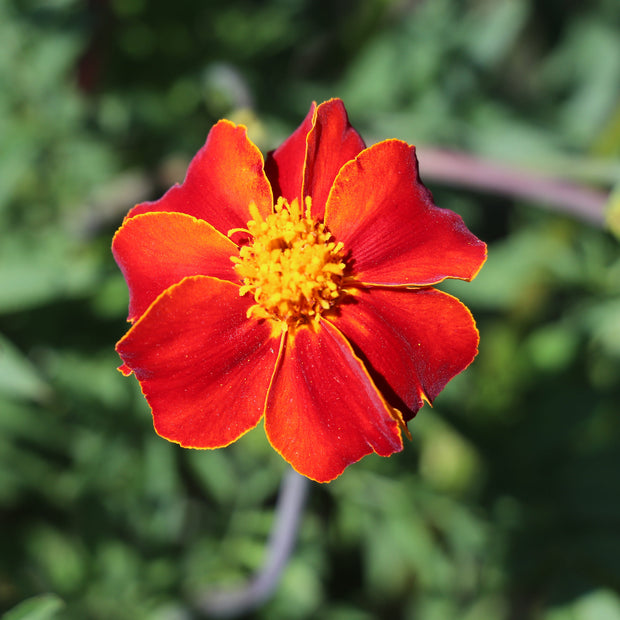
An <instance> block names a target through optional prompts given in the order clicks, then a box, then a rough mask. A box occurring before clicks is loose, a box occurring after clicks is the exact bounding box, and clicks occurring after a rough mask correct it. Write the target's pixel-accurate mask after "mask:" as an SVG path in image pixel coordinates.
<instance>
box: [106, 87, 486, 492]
mask: <svg viewBox="0 0 620 620" xmlns="http://www.w3.org/2000/svg"><path fill="white" fill-rule="evenodd" d="M112 250H113V253H114V256H115V258H116V261H117V262H118V264H119V266H120V268H121V270H122V272H123V274H124V276H125V279H126V281H127V284H128V287H129V294H130V299H129V320H130V321H131V322H132V326H131V328H130V329H129V331H128V332H127V334H126V335H125V336H124V337H123V338H122V339H121V340H120V341H119V342H118V344H117V347H116V350H117V352H118V353H119V355H120V357H121V358H122V360H123V362H124V363H123V365H122V366H121V368H120V369H121V371H122V372H123V373H124V374H130V373H132V372H133V373H134V374H135V375H136V377H137V379H138V381H139V382H140V385H141V388H142V391H143V393H144V395H145V397H146V399H147V401H148V403H149V405H150V407H151V409H152V412H153V419H154V426H155V430H156V431H157V433H159V434H160V435H161V436H162V437H165V438H166V439H168V440H170V441H174V442H177V443H179V444H181V445H182V446H185V447H191V448H218V447H223V446H226V445H228V444H230V443H232V442H233V441H235V440H236V439H238V438H239V437H240V436H241V435H243V434H244V433H246V432H247V431H248V430H250V429H251V428H253V427H254V426H256V425H257V424H258V423H259V421H260V420H261V419H262V418H263V417H264V419H265V431H266V434H267V437H268V438H269V441H270V442H271V444H272V446H273V447H274V448H275V449H276V450H277V451H278V452H279V453H280V454H281V455H282V456H283V457H284V458H285V459H286V460H287V461H288V462H289V463H290V464H291V465H292V466H293V467H294V468H295V469H296V470H297V471H299V472H300V473H302V474H304V475H306V476H308V477H310V478H313V479H315V480H318V481H321V482H325V481H329V480H332V479H333V478H335V477H336V476H338V475H340V474H341V473H342V471H343V470H344V468H345V467H347V465H349V464H351V463H353V462H355V461H358V460H359V459H360V458H362V457H363V456H365V455H366V454H369V453H371V452H376V453H377V454H380V455H382V456H389V455H391V454H393V453H394V452H398V451H400V450H401V449H402V447H403V443H402V433H403V432H404V433H405V434H408V430H407V426H406V424H407V422H408V421H409V420H410V419H411V418H413V417H414V416H415V414H416V413H417V411H418V409H420V407H421V406H422V404H423V402H424V401H428V402H432V401H433V399H434V398H435V397H436V396H437V395H438V394H439V392H440V391H441V390H442V389H443V388H444V386H445V385H446V383H447V382H448V381H449V380H450V379H451V378H452V377H454V376H455V375H456V374H458V373H459V372H461V371H462V370H463V369H464V368H466V367H467V366H468V365H469V364H470V363H471V362H472V360H473V359H474V357H475V355H476V353H477V346H478V332H477V330H476V327H475V324H474V321H473V318H472V316H471V314H470V312H469V311H468V310H467V308H466V307H465V306H464V305H463V304H461V303H460V302H459V301H458V300H457V299H455V298H454V297H452V296H450V295H447V294H446V293H442V292H441V291H438V290H437V289H435V288H434V285H435V284H437V283H439V282H441V281H442V280H444V279H446V278H458V279H463V280H471V279H472V278H473V277H474V276H475V275H476V273H477V272H478V270H479V269H480V267H481V266H482V264H483V263H484V260H485V258H486V246H485V244H484V243H483V242H481V241H480V240H479V239H477V238H476V237H475V236H474V235H472V234H471V233H470V232H469V231H468V230H467V228H466V227H465V225H464V223H463V221H462V219H461V218H460V217H459V216H458V215H456V214H455V213H453V212H451V211H448V210H446V209H440V208H438V207H437V206H435V205H434V204H433V200H432V196H431V194H430V192H429V191H428V190H427V189H426V188H425V187H424V186H423V185H422V183H421V182H420V179H419V175H418V167H417V160H416V157H415V148H414V147H413V146H410V145H408V144H406V143H404V142H401V141H399V140H386V141H384V142H380V143H378V144H375V145H373V146H371V147H368V148H366V147H365V145H364V142H363V141H362V139H361V137H360V136H359V134H358V133H357V132H356V131H355V130H354V129H353V128H352V127H351V125H350V124H349V120H348V117H347V114H346V111H345V108H344V105H343V104H342V102H341V101H340V100H338V99H332V100H330V101H327V102H325V103H322V104H321V105H319V106H316V105H313V106H312V107H311V109H310V112H309V113H308V115H307V116H306V118H305V120H304V121H303V122H302V124H301V125H300V126H299V127H298V129H297V130H296V131H295V132H294V133H293V134H292V135H291V136H290V137H289V138H288V139H287V140H286V141H285V142H284V143H283V144H282V145H281V146H280V147H279V148H278V149H276V150H275V151H273V152H272V153H270V154H269V155H268V156H267V160H266V161H265V162H264V161H263V158H262V156H261V154H260V152H259V150H258V149H257V148H256V146H255V145H254V144H253V143H252V142H251V141H250V140H249V139H248V137H247V135H246V130H245V128H244V127H243V126H236V125H234V124H233V123H231V122H229V121H226V120H223V121H219V122H218V123H217V124H216V125H215V126H214V127H213V129H212V130H211V132H210V133H209V136H208V137H207V141H206V143H205V145H204V146H203V147H202V148H201V149H200V151H199V152H198V153H197V154H196V156H195V157H194V159H193V160H192V162H191V164H190V166H189V169H188V172H187V176H186V178H185V181H184V182H183V183H182V184H181V185H175V186H174V187H172V188H171V189H170V190H168V192H166V194H165V195H164V196H163V197H162V198H160V199H159V200H157V201H154V202H147V203H142V204H139V205H137V206H136V207H134V208H133V209H132V210H131V211H130V212H129V214H128V215H127V217H126V218H125V221H124V222H123V225H122V226H121V228H120V229H119V230H118V231H117V233H116V235H115V237H114V241H113V244H112Z"/></svg>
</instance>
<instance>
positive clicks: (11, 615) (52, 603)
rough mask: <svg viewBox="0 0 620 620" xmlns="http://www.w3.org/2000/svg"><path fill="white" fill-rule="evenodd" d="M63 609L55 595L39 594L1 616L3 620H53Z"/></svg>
mask: <svg viewBox="0 0 620 620" xmlns="http://www.w3.org/2000/svg"><path fill="white" fill-rule="evenodd" d="M63 607H64V602H63V601H62V599H60V598H58V597H57V596H56V595H55V594H41V595H40V596H35V597H32V598H29V599H28V600H26V601H23V602H22V603H20V604H19V605H17V606H16V607H14V608H13V609H11V610H10V611H8V612H7V613H6V614H4V615H3V616H2V618H3V620H54V618H58V617H59V616H58V613H59V612H60V610H61V609H62V608H63Z"/></svg>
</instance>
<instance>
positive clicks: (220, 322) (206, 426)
mask: <svg viewBox="0 0 620 620" xmlns="http://www.w3.org/2000/svg"><path fill="white" fill-rule="evenodd" d="M252 301H253V300H251V299H248V298H247V297H240V296H239V287H238V286H236V285H234V284H232V283H230V282H223V281H221V280H217V279H215V278H210V277H205V276H194V277H191V278H186V279H185V280H183V281H182V282H181V283H180V284H177V285H175V286H173V287H171V288H169V289H168V290H167V291H166V292H165V293H163V294H162V295H161V296H160V297H159V298H158V299H157V301H156V302H155V303H154V304H152V305H151V306H150V307H149V309H148V310H147V312H146V313H145V314H144V315H143V316H142V317H141V318H140V320H139V321H137V322H136V323H135V325H134V326H133V327H132V328H131V329H130V330H129V332H128V333H127V334H126V335H125V337H124V338H123V339H122V340H121V341H120V342H119V343H118V344H117V345H116V350H117V352H118V354H119V355H120V356H121V358H122V359H123V361H124V362H125V364H126V366H128V367H129V368H131V369H132V370H133V372H134V373H135V375H136V377H137V378H138V381H139V382H140V385H141V387H142V392H143V393H144V396H145V397H146V399H147V401H148V403H149V405H150V406H151V409H152V410H153V419H154V423H155V430H156V431H157V433H158V434H159V435H161V436H162V437H165V438H166V439H169V440H170V441H174V442H177V443H180V444H181V445H182V446H185V447H190V448H217V447H221V446H225V445H228V444H229V443H231V442H233V441H235V439H237V438H238V437H240V436H241V435H242V434H243V433H245V432H246V431H248V430H250V429H251V428H253V427H254V426H255V425H256V424H257V423H258V421H259V420H260V418H261V416H262V414H263V408H264V403H265V397H266V394H267V388H268V385H269V380H270V379H271V375H272V374H273V369H274V366H275V362H276V358H277V356H278V350H279V339H275V338H272V337H271V329H270V327H269V325H268V324H267V323H266V322H259V321H256V320H250V319H247V318H246V311H247V309H248V307H249V305H250V304H251V303H252Z"/></svg>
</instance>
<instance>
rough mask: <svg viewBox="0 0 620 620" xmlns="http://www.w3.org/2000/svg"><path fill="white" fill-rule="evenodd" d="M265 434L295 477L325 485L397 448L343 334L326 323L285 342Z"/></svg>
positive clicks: (387, 416)
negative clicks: (350, 468) (367, 458)
mask: <svg viewBox="0 0 620 620" xmlns="http://www.w3.org/2000/svg"><path fill="white" fill-rule="evenodd" d="M265 430H266V433H267V437H268V438H269V441H270V442H271V445H272V446H273V447H274V448H275V449H276V450H277V451H278V452H279V453H280V454H281V455H282V457H283V458H284V459H285V460H286V461H288V462H289V463H290V464H291V465H292V466H293V467H294V468H295V469H296V470H297V471H298V472H299V473H301V474H303V475H304V476H307V477H309V478H312V479H314V480H317V481H318V482H328V481H329V480H332V479H334V478H336V477H337V476H339V475H340V474H341V473H342V472H343V470H344V469H345V467H347V465H350V464H351V463H354V462H356V461H358V460H359V459H361V458H362V457H363V456H365V455H367V454H370V453H371V452H376V453H377V454H380V455H381V456H389V455H391V454H393V453H394V452H399V451H400V450H402V447H403V442H402V438H401V435H400V430H399V425H398V422H397V421H396V419H395V418H394V417H392V413H391V409H390V407H389V405H387V403H386V402H385V401H384V399H383V397H382V396H381V394H380V393H379V391H378V390H377V388H376V387H375V385H374V383H373V381H372V379H371V378H370V376H369V375H368V373H367V371H366V369H365V368H364V365H363V364H362V362H361V361H360V359H359V358H358V357H357V355H356V354H355V353H354V352H353V349H352V348H351V345H350V344H349V343H348V342H347V341H346V339H345V338H344V336H343V335H342V334H341V333H340V332H339V331H338V330H337V329H335V328H334V327H333V326H332V325H330V324H328V323H326V322H323V323H321V325H320V326H319V328H318V329H317V331H316V332H315V331H314V330H312V329H310V328H301V329H299V330H298V331H297V332H296V333H295V334H294V335H293V336H292V337H291V336H289V337H288V340H287V342H286V346H285V348H284V353H283V355H282V358H281V359H280V360H279V363H278V366H277V368H276V372H275V374H274V377H273V381H272V383H271V386H270V388H269V395H268V398H267V406H266V408H265Z"/></svg>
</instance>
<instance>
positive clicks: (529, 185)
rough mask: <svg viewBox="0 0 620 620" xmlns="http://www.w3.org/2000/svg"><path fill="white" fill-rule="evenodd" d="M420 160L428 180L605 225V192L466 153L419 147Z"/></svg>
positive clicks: (423, 173) (424, 176)
mask: <svg viewBox="0 0 620 620" xmlns="http://www.w3.org/2000/svg"><path fill="white" fill-rule="evenodd" d="M418 159H419V160H420V172H421V176H422V179H423V180H425V181H437V182H439V183H445V184H447V185H455V186H457V187H467V188H471V189H475V190H479V191H482V192H489V193H496V194H501V195H505V196H510V197H513V198H521V199H524V200H530V201H533V202H540V203H542V204H545V205H547V206H548V207H549V208H551V209H553V210H555V211H558V212H560V213H566V214H568V215H572V216H573V217H576V218H579V219H581V220H584V221H586V222H588V223H589V224H594V225H596V226H604V223H605V206H606V204H607V202H608V200H609V196H608V194H607V193H606V192H602V191H599V190H595V189H591V188H589V187H586V186H584V185H577V184H575V183H570V182H568V181H563V180H560V179H558V178H556V177H551V176H546V175H542V174H539V173H537V172H534V171H531V170H525V169H518V168H512V167H510V166H508V165H505V164H504V165H501V164H497V163H495V162H492V161H490V160H485V159H481V158H478V157H474V156H472V155H467V154H465V153H457V152H453V151H445V150H441V149H434V148H431V147H429V148H425V147H421V148H419V149H418Z"/></svg>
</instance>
